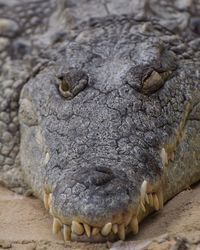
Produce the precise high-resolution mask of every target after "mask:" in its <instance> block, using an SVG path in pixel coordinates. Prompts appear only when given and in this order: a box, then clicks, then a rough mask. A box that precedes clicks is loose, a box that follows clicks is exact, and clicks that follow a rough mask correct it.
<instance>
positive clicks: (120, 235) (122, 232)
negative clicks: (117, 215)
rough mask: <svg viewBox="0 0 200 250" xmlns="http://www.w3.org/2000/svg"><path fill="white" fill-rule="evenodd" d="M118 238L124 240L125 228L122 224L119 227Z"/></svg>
mask: <svg viewBox="0 0 200 250" xmlns="http://www.w3.org/2000/svg"><path fill="white" fill-rule="evenodd" d="M118 236H119V239H120V240H125V226H124V224H121V225H119V227H118Z"/></svg>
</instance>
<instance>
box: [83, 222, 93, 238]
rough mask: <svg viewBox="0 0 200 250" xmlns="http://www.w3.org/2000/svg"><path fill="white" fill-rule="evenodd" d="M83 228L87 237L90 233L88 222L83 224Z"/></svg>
mask: <svg viewBox="0 0 200 250" xmlns="http://www.w3.org/2000/svg"><path fill="white" fill-rule="evenodd" d="M83 226H84V228H85V232H86V234H87V237H88V238H89V237H90V235H91V227H90V226H89V225H88V224H85V223H84V224H83Z"/></svg>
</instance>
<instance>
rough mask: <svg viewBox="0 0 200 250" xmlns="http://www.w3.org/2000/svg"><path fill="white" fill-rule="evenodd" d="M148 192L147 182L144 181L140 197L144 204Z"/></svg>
mask: <svg viewBox="0 0 200 250" xmlns="http://www.w3.org/2000/svg"><path fill="white" fill-rule="evenodd" d="M146 192H147V181H146V180H144V181H143V182H142V185H141V187H140V195H141V200H142V202H144V198H145V194H146Z"/></svg>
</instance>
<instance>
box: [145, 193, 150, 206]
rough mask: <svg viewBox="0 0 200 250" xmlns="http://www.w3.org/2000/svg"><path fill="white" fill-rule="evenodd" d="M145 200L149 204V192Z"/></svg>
mask: <svg viewBox="0 0 200 250" xmlns="http://www.w3.org/2000/svg"><path fill="white" fill-rule="evenodd" d="M145 201H146V203H147V204H149V196H148V194H145Z"/></svg>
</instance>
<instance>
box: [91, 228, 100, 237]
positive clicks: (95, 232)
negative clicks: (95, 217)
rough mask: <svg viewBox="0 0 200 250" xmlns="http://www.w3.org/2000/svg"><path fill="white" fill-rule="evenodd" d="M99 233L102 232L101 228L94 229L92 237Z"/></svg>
mask: <svg viewBox="0 0 200 250" xmlns="http://www.w3.org/2000/svg"><path fill="white" fill-rule="evenodd" d="M99 231H100V228H98V227H93V229H92V236H95V235H97V234H98V233H99Z"/></svg>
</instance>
